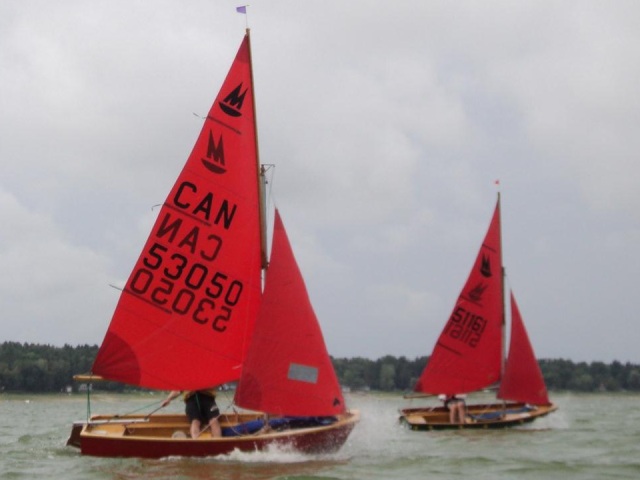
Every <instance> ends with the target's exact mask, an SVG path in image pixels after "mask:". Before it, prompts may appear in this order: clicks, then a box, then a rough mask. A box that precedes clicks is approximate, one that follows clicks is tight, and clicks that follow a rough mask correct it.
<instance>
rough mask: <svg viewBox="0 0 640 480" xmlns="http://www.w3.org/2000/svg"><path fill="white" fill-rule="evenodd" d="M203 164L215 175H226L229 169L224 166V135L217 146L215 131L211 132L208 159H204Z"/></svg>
mask: <svg viewBox="0 0 640 480" xmlns="http://www.w3.org/2000/svg"><path fill="white" fill-rule="evenodd" d="M202 163H203V164H204V166H205V167H207V168H208V169H209V170H210V171H212V172H213V173H225V172H226V171H227V168H226V166H225V164H224V145H223V143H222V135H220V137H219V138H218V143H217V144H216V142H215V140H214V139H213V131H212V130H209V142H208V144H207V154H206V157H203V158H202Z"/></svg>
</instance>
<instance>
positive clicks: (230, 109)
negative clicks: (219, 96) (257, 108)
mask: <svg viewBox="0 0 640 480" xmlns="http://www.w3.org/2000/svg"><path fill="white" fill-rule="evenodd" d="M246 94H247V89H246V88H245V89H244V91H242V83H241V84H240V85H238V86H237V87H236V88H234V89H233V91H232V92H231V93H230V94H229V95H227V96H226V97H225V98H224V100H222V101H221V102H218V105H220V108H221V109H222V111H223V112H224V113H226V114H227V115H230V116H232V117H239V116H240V115H242V112H241V111H240V110H242V103H243V102H244V96H245V95H246Z"/></svg>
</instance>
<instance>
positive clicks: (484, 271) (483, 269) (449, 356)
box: [415, 202, 504, 395]
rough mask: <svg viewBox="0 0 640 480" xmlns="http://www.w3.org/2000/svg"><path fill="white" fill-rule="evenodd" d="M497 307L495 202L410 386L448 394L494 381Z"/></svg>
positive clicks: (499, 319) (499, 256)
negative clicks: (458, 290)
mask: <svg viewBox="0 0 640 480" xmlns="http://www.w3.org/2000/svg"><path fill="white" fill-rule="evenodd" d="M503 310H504V307H503V297H502V247H501V238H500V203H499V202H498V203H497V204H496V208H495V212H494V214H493V219H492V220H491V224H490V226H489V230H488V232H487V234H486V236H485V239H484V242H483V243H482V247H481V248H480V252H479V253H478V256H477V258H476V261H475V264H474V266H473V269H472V270H471V274H470V275H469V278H468V279H467V283H466V284H465V286H464V288H463V289H462V292H461V293H460V296H459V297H458V301H457V302H456V305H455V307H454V309H453V312H452V314H451V317H450V318H449V321H448V322H447V324H446V326H445V328H444V330H443V331H442V333H441V334H440V337H439V338H438V341H437V343H436V345H435V347H434V349H433V353H432V354H431V357H430V358H429V362H428V363H427V366H426V368H425V369H424V371H423V372H422V375H421V376H420V379H419V380H418V382H417V384H416V386H415V391H416V392H423V393H432V394H450V395H453V394H456V393H465V392H471V391H474V390H478V389H481V388H484V387H487V386H489V385H492V384H494V383H496V382H498V381H499V379H500V364H501V349H502V324H503V321H504V320H503V318H504V312H503Z"/></svg>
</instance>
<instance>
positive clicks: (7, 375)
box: [0, 342, 640, 392]
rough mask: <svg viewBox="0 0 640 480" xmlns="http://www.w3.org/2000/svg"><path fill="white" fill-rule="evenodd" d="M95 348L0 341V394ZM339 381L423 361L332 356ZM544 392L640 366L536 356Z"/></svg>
mask: <svg viewBox="0 0 640 480" xmlns="http://www.w3.org/2000/svg"><path fill="white" fill-rule="evenodd" d="M97 352H98V347H97V346H96V345H80V346H75V347H73V346H70V345H65V346H64V347H53V346H49V345H37V344H29V343H18V342H4V343H2V344H0V392H61V391H66V390H67V388H69V387H72V388H73V389H74V390H77V388H78V385H74V382H73V376H74V375H76V374H79V373H88V372H89V371H90V370H91V366H92V365H93V360H94V359H95V356H96V354H97ZM332 360H333V365H334V367H335V370H336V373H337V375H338V379H339V380H340V384H341V385H343V386H345V387H349V388H351V389H352V390H366V389H371V390H380V391H389V392H390V391H410V390H411V389H412V387H413V385H414V384H415V382H416V380H417V379H418V377H419V376H420V373H421V372H422V370H423V369H424V367H425V365H426V364H427V360H428V358H427V357H418V358H415V359H413V360H411V359H407V358H406V357H394V356H391V355H387V356H385V357H382V358H379V359H377V360H370V359H367V358H362V357H354V358H333V359H332ZM540 368H541V369H542V375H543V376H544V378H545V381H546V383H547V387H548V388H549V389H550V390H572V391H580V392H594V391H621V390H629V391H640V365H634V364H631V363H628V362H627V363H624V364H623V363H621V362H618V361H614V362H612V363H610V364H606V363H603V362H591V363H586V362H579V363H574V362H572V361H571V360H563V359H555V360H549V359H544V360H540ZM94 388H96V389H103V390H110V391H123V390H124V389H125V388H126V389H130V388H131V387H128V386H125V385H122V384H119V383H114V382H109V383H99V384H95V385H94Z"/></svg>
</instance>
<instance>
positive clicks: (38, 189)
mask: <svg viewBox="0 0 640 480" xmlns="http://www.w3.org/2000/svg"><path fill="white" fill-rule="evenodd" d="M235 6H236V5H235V4H234V3H231V2H227V1H225V2H217V3H216V2H214V3H211V2H205V1H204V0H195V1H190V2H188V3H184V2H177V1H174V0H163V1H158V2H153V4H149V3H148V2H131V1H127V2H125V1H124V0H112V1H98V2H82V1H79V0H62V1H60V2H57V3H56V4H55V5H53V4H51V3H50V2H45V1H44V0H30V1H18V0H9V1H8V2H2V4H0V61H1V62H2V65H3V68H2V69H0V85H2V105H1V106H2V108H1V110H0V112H1V113H0V208H1V210H0V221H1V222H2V233H1V234H0V235H1V236H0V267H1V268H2V270H1V271H2V272H3V276H2V279H1V280H0V285H1V286H2V288H1V290H0V308H1V309H2V312H3V322H2V323H3V327H2V338H0V340H13V341H26V342H39V343H52V344H57V345H62V344H64V343H70V344H76V343H92V344H93V343H99V342H100V341H101V340H102V336H103V335H104V330H105V328H106V325H107V324H108V321H109V319H110V316H111V313H112V310H113V307H114V306H115V303H116V301H117V291H115V290H113V289H112V288H110V287H109V284H118V283H122V282H123V281H124V279H125V278H126V277H127V275H128V274H129V270H130V268H131V267H132V265H133V262H134V260H135V258H137V255H138V254H139V251H140V248H141V246H142V244H143V242H144V240H145V238H146V235H147V233H148V229H149V228H150V226H151V224H152V222H153V218H154V216H155V214H156V213H157V212H154V211H152V210H151V207H152V206H153V205H155V204H157V203H161V202H162V201H163V200H164V198H165V196H166V194H167V192H168V190H169V188H170V187H171V185H172V183H173V181H174V179H175V177H176V175H177V173H178V172H179V171H180V169H181V167H182V164H183V162H184V161H185V160H186V158H187V155H188V154H189V152H190V149H191V146H192V144H193V141H194V140H195V138H196V135H197V133H198V131H199V129H200V126H201V123H200V122H201V121H200V120H199V119H198V118H197V117H196V116H194V115H193V113H195V114H197V115H202V114H204V113H206V111H208V108H209V106H210V104H211V101H212V100H213V98H214V97H215V95H216V93H217V91H218V89H219V87H220V84H221V82H222V80H223V78H224V76H225V75H226V73H227V70H228V68H229V66H230V64H231V61H232V59H233V56H234V55H235V52H236V50H237V48H238V45H239V43H240V40H241V38H242V35H243V33H244V26H245V20H247V18H245V17H244V16H242V15H239V14H237V13H236V12H235ZM248 11H249V16H248V21H249V24H250V26H251V28H252V47H253V58H254V74H255V81H256V96H257V107H258V121H259V126H258V128H259V140H260V148H261V158H262V160H263V162H265V163H274V164H276V165H277V170H276V175H275V178H274V182H273V189H274V194H275V198H276V200H277V202H278V206H279V208H280V209H281V211H282V213H283V216H284V221H285V224H286V225H287V228H288V231H289V236H290V239H291V241H292V243H293V247H294V249H295V251H296V256H297V257H298V261H299V263H300V266H301V268H302V270H303V273H304V275H305V278H306V280H307V286H308V289H309V291H310V294H311V297H312V300H313V302H314V305H315V308H316V311H317V313H318V316H319V318H320V321H321V323H322V326H323V329H324V331H325V336H326V341H327V345H328V348H329V351H330V353H331V354H333V355H336V356H357V355H359V356H368V357H372V358H377V357H379V356H382V355H385V354H393V355H406V356H409V357H413V356H417V355H427V354H429V353H430V351H431V348H432V345H433V342H434V341H435V339H436V337H437V335H438V334H439V332H440V330H441V328H442V326H443V325H444V322H445V321H446V319H447V317H448V315H449V313H450V312H449V310H450V309H451V307H452V306H453V302H454V300H455V298H456V296H457V294H458V293H459V290H460V288H461V287H462V284H463V282H464V280H465V278H466V275H467V274H468V271H469V269H470V267H471V262H472V261H473V258H474V256H475V254H476V253H477V249H478V247H479V244H480V241H481V239H482V236H483V235H484V233H485V231H486V228H487V225H488V222H489V219H490V216H491V213H492V208H493V206H494V202H495V191H496V190H495V186H494V184H493V182H494V180H495V179H497V178H499V179H500V181H501V189H502V193H503V229H504V232H503V240H504V244H505V262H506V265H507V269H508V273H509V278H510V283H511V284H512V286H513V287H514V289H515V293H516V295H517V296H518V301H519V305H520V308H521V310H522V313H523V315H524V318H525V321H526V322H527V326H528V329H529V333H530V335H531V337H532V340H533V343H534V346H535V348H536V351H537V353H538V355H539V356H541V357H544V358H558V357H562V358H569V359H573V360H578V361H579V360H587V361H590V360H604V361H611V360H614V359H618V360H621V361H633V362H640V354H638V349H637V344H638V342H639V341H640V333H638V329H637V328H636V327H635V325H634V324H635V318H634V312H635V310H636V309H635V303H634V301H633V299H634V298H635V295H634V290H635V283H636V276H637V273H638V270H639V268H640V253H638V249H637V247H636V246H637V245H638V242H639V240H640V215H639V213H638V212H639V210H638V208H637V206H638V205H639V204H640V198H639V197H640V190H639V189H638V188H637V185H639V184H640V162H638V161H637V159H636V152H637V151H639V147H640V135H637V134H635V130H636V129H637V125H638V120H639V116H640V98H639V95H640V94H639V93H638V89H637V87H636V83H637V79H638V78H640V55H639V52H638V50H639V49H640V47H639V45H640V31H638V29H637V25H636V23H637V22H636V21H635V20H636V19H637V18H638V15H639V14H640V4H637V2H631V1H618V2H614V3H610V2H598V1H580V2H578V1H571V0H570V1H567V2H560V3H558V2H551V1H535V2H534V1H522V2H517V3H513V2H507V1H488V2H481V3H479V2H472V1H460V2H447V1H436V2H422V1H418V0H415V1H406V2H379V1H364V0H362V1H358V0H355V1H351V2H338V1H334V0H327V1H322V2H320V1H316V0H310V1H306V2H294V1H293V0H275V1H269V2H266V1H257V2H253V3H252V4H251V5H250V7H249V8H248Z"/></svg>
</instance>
